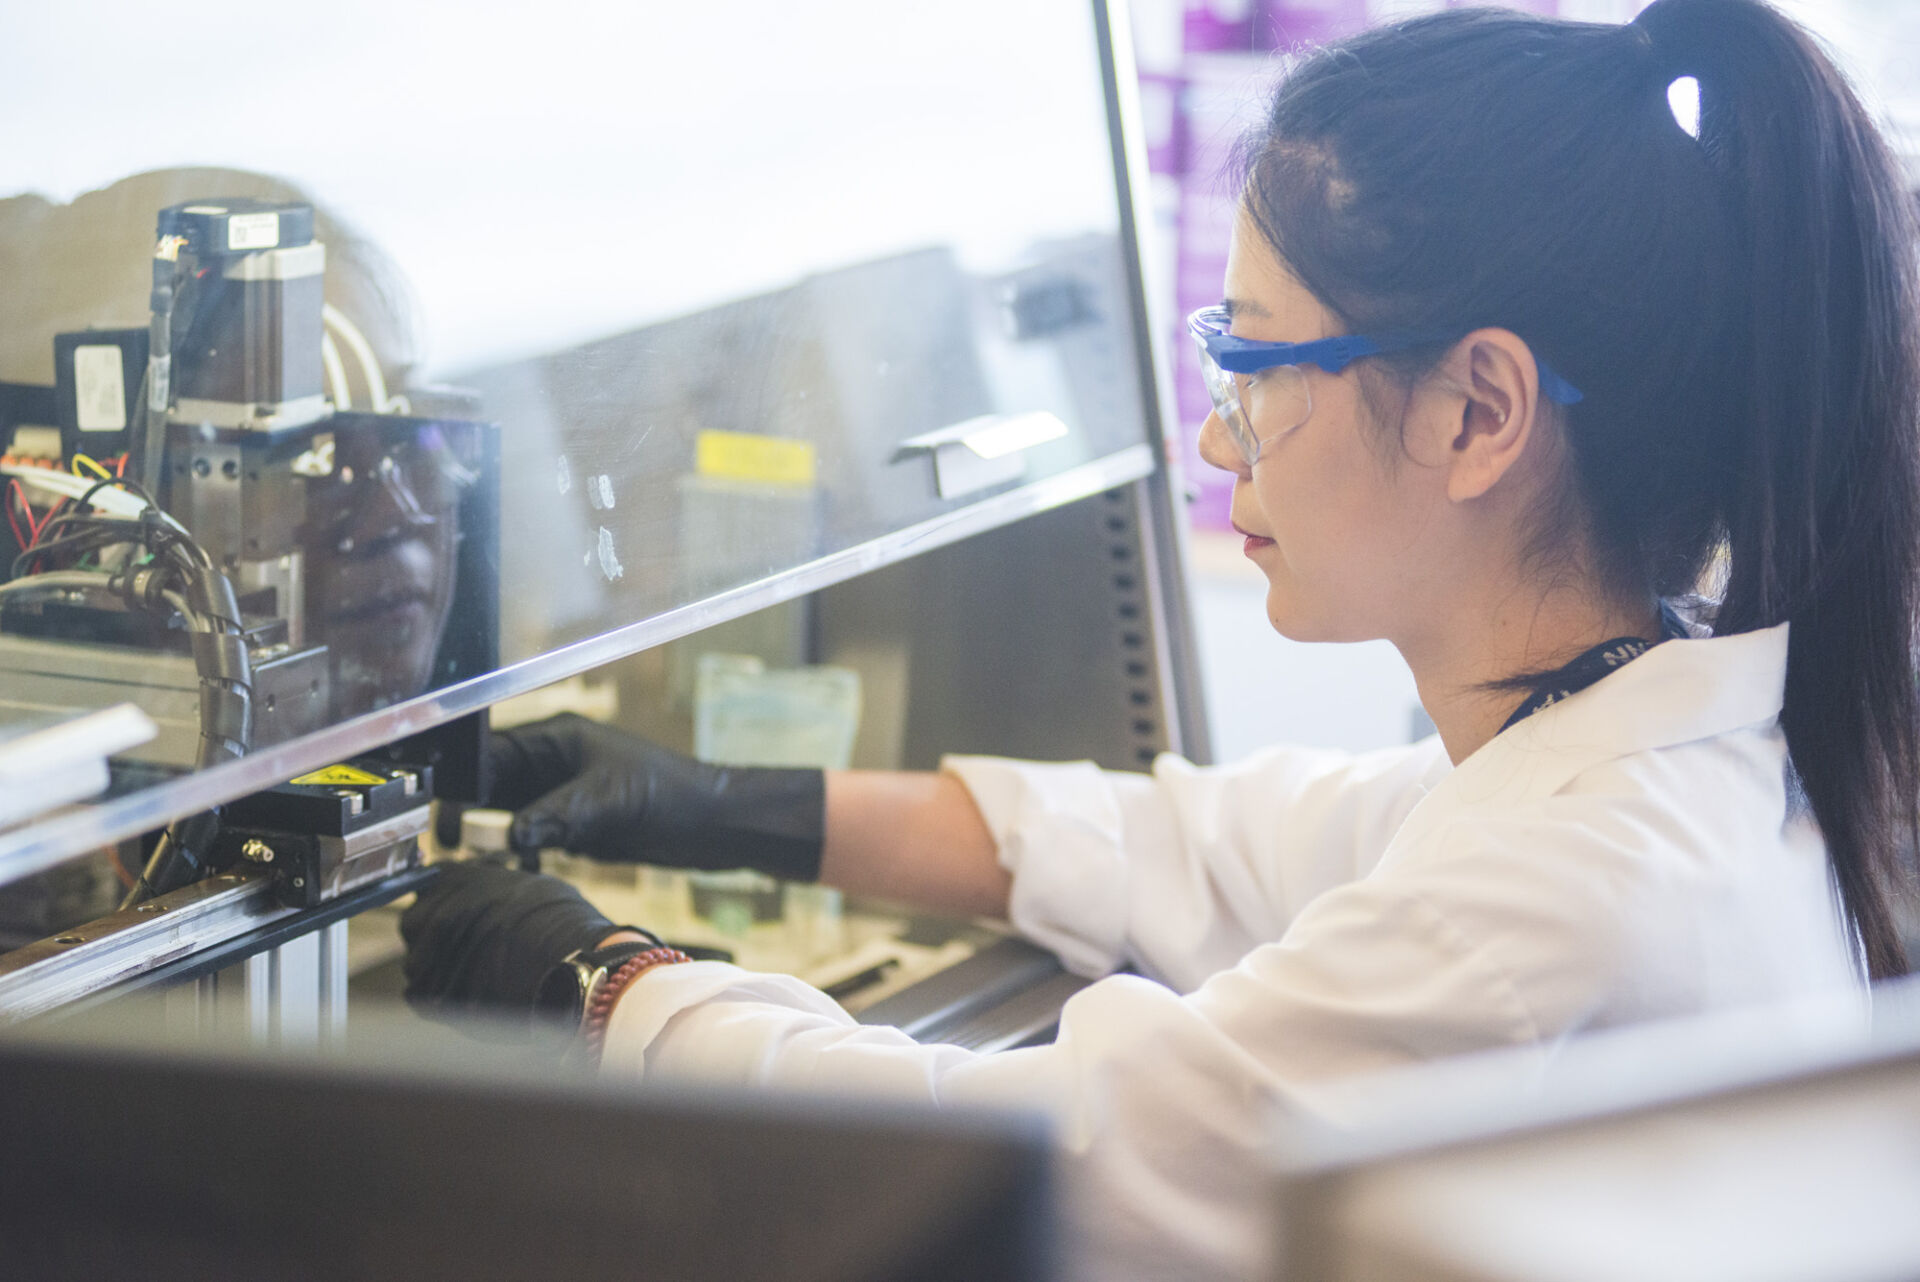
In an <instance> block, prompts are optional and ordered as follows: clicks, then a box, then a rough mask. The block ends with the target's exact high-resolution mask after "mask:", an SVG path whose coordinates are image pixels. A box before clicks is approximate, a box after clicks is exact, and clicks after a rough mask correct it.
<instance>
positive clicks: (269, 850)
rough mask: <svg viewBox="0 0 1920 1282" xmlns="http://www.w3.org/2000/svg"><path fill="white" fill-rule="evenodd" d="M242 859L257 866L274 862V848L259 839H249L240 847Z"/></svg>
mask: <svg viewBox="0 0 1920 1282" xmlns="http://www.w3.org/2000/svg"><path fill="white" fill-rule="evenodd" d="M240 857H241V858H242V859H245V860H248V861H249V862H252V863H256V864H270V863H272V862H273V847H272V846H269V845H268V844H267V843H266V842H264V841H262V840H260V839H259V838H258V837H249V838H247V840H246V842H245V843H244V844H243V845H242V846H241V847H240Z"/></svg>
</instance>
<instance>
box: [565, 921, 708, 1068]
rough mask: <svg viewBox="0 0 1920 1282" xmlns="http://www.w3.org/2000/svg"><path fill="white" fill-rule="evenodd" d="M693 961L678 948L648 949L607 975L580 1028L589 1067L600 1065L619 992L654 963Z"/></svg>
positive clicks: (661, 964) (651, 967)
mask: <svg viewBox="0 0 1920 1282" xmlns="http://www.w3.org/2000/svg"><path fill="white" fill-rule="evenodd" d="M692 960H693V958H691V957H689V956H687V955H686V954H685V953H683V952H681V951H680V950H679V949H678V948H649V949H647V951H646V952H644V953H636V954H634V955H633V956H632V957H629V958H628V959H627V960H626V961H624V962H622V963H621V964H620V969H618V970H616V971H614V972H613V974H611V975H609V976H607V982H606V983H604V984H602V985H600V987H599V989H598V990H597V991H596V992H595V993H594V994H593V1003H592V1005H590V1006H588V1007H587V1018H586V1022H585V1024H584V1025H582V1027H581V1029H580V1035H581V1036H582V1037H583V1038H585V1039H586V1051H587V1064H588V1066H589V1067H591V1068H596V1069H597V1068H599V1067H600V1053H601V1052H602V1051H603V1050H605V1049H606V1044H607V1021H608V1020H610V1019H612V1018H613V1006H614V1003H615V1002H617V1001H619V1000H620V994H622V993H624V992H626V991H627V988H628V986H629V985H631V984H632V983H633V981H634V980H636V979H638V978H640V976H642V975H644V974H646V973H647V972H648V971H650V970H652V969H653V968H654V967H655V966H671V965H673V964H674V963H676V962H686V961H692Z"/></svg>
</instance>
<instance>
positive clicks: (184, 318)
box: [0, 0, 1155, 880]
mask: <svg viewBox="0 0 1920 1282" xmlns="http://www.w3.org/2000/svg"><path fill="white" fill-rule="evenodd" d="M1105 21H1106V18H1105V14H1104V10H1103V9H1101V8H1100V7H1098V6H1095V5H1093V4H1091V3H1088V2H1087V0H1046V2H1045V3H1035V2H1033V0H1020V2H1019V3H1015V2H1014V0H985V3H983V4H976V5H973V6H970V7H969V8H968V10H967V11H966V13H965V14H964V15H959V14H956V13H954V12H952V11H948V10H942V9H938V8H928V7H925V6H919V5H910V4H907V5H903V4H899V3H894V2H892V0H832V2H831V3H820V4H807V5H792V4H782V3H774V2H772V0H747V3H744V4H738V5H730V6H726V7H724V8H712V7H707V6H699V5H666V4H660V3H654V2H652V0H648V2H646V3H641V4H618V3H610V2H606V0H591V2H590V0H558V2H556V3H546V4H541V5H532V4H520V3H515V4H483V5H478V6H475V5H471V4H463V5H457V6H456V5H452V4H447V3H426V4H417V5H403V6H395V5H391V4H373V3H369V2H368V0H342V2H341V3H338V4H334V5H330V6H328V7H327V8H326V9H325V10H324V11H316V10H309V9H303V8H291V9H290V8H284V7H274V6H267V7H264V8H262V7H260V6H245V5H238V4H227V3H219V4H215V5H214V6H213V7H212V8H211V9H206V8H203V9H201V10H197V11H196V12H195V14H194V15H193V17H192V19H191V20H190V21H187V20H184V19H183V20H182V22H181V23H176V24H170V25H167V26H164V27H156V26H155V24H154V23H153V22H152V21H151V15H149V14H147V13H146V11H144V10H142V9H140V8H138V7H137V6H134V5H131V4H128V3H117V2H114V0H78V2H76V3H72V4H64V5H59V6H51V7H42V8H41V9H39V10H37V11H35V12H34V13H32V14H31V15H27V14H24V13H23V14H21V15H19V16H17V17H16V18H15V20H13V21H12V22H11V23H10V24H9V32H8V39H7V42H6V43H7V48H6V50H5V52H4V53H3V54H0V72H3V74H0V104H4V108H5V115H6V117H7V118H8V119H10V120H14V121H20V122H31V125H30V127H26V128H21V129H18V130H16V131H13V133H12V135H11V136H10V139H9V142H8V145H7V147H6V148H5V149H4V152H3V153H0V279H4V280H5V281H6V286H5V288H4V290H0V435H4V436H5V437H6V438H7V440H8V441H10V444H9V446H8V454H7V458H6V460H5V466H6V468H7V472H6V475H5V476H4V478H0V486H4V491H5V494H4V497H5V502H6V504H7V509H8V520H7V521H6V522H4V523H0V545H8V546H5V547H3V548H0V552H4V556H3V557H0V571H6V573H5V574H4V575H0V578H4V580H5V582H4V583H0V650H3V651H4V654H0V737H4V736H8V735H12V736H14V737H15V738H16V740H17V738H18V736H19V735H21V734H23V733H25V732H27V731H29V730H39V731H41V732H43V733H44V732H45V730H46V729H47V727H49V726H57V725H59V724H60V723H62V722H65V721H67V720H69V719H71V718H72V717H74V716H76V715H77V714H80V713H83V712H85V711H87V710H90V709H99V708H105V707H109V706H112V705H116V704H120V703H126V702H130V703H132V704H134V705H135V706H136V707H138V708H139V709H140V710H141V712H142V713H144V714H145V715H146V717H148V718H149V719H150V720H151V721H152V723H153V733H152V734H151V736H150V737H148V738H146V740H145V741H144V742H141V743H136V744H122V743H120V741H119V740H118V739H114V738H113V737H112V736H108V737H106V738H99V737H97V736H96V737H95V738H94V739H92V740H89V741H88V742H89V743H90V744H91V750H97V752H99V753H102V754H110V755H111V756H112V759H113V761H114V768H113V776H112V783H111V789H110V792H109V798H110V800H109V802H108V803H106V810H105V811H104V812H103V811H102V808H101V807H100V806H99V805H98V804H96V805H95V807H94V811H95V813H96V818H95V819H94V820H92V821H89V822H87V823H81V824H78V825H76V824H75V823H74V822H73V820H74V818H75V815H74V814H73V813H71V812H70V813H67V814H65V815H61V816H55V817H54V818H53V819H51V820H49V819H46V818H45V817H43V818H42V822H41V824H40V827H39V828H38V829H35V828H34V827H32V826H31V825H28V826H23V827H15V828H13V829H12V830H11V831H5V832H0V880H8V879H11V878H12V877H13V876H16V875H19V874H20V873H22V872H26V871H31V870H32V867H38V866H43V865H44V864H45V863H46V862H48V861H50V860H51V859H52V858H53V857H54V856H55V855H56V854H58V853H60V851H58V850H56V849H55V847H57V846H65V847H66V853H71V852H72V851H73V850H76V849H78V848H79V847H78V846H77V845H75V844H74V843H75V842H79V841H82V840H94V839H105V838H109V837H113V836H119V835H124V834H126V833H129V832H131V831H133V830H134V828H135V826H137V825H139V824H143V823H145V824H151V823H153V822H157V821H160V820H164V819H167V818H172V817H174V816H176V815H178V814H180V813H184V812H185V811H187V810H189V809H192V808H194V807H198V806H201V805H204V804H207V803H208V802H210V801H215V800H220V799H223V798H224V797H226V796H231V795H234V794H236V793H237V792H240V791H246V790H249V789H250V788H252V787H260V786H265V785H266V784H268V783H272V782H276V781H277V780H278V779H283V778H286V777H287V776H288V775H289V774H291V773H293V772H294V771H295V770H300V769H305V768H308V767H309V766H312V765H316V764H321V763H323V762H325V761H327V760H331V759H335V758H338V757H341V756H346V755H350V754H351V753H353V752H356V751H360V750H363V749H365V748H367V747H369V746H371V745H373V744H374V743H377V742H381V741H384V740H386V739H391V738H397V737H399V736H400V735H402V734H404V733H408V732H411V731H415V730H419V729H422V728H425V727H427V726H430V725H432V724H434V723H436V722H439V721H444V720H446V719H447V718H449V717H451V716H454V715H457V714H458V713H460V712H462V711H466V710H469V709H472V708H476V707H480V706H484V705H485V704H486V703H488V702H491V701H493V700H494V699H496V698H498V697H502V696H504V695H507V694H512V693H516V692H518V691H519V690H523V689H526V688H529V687H531V686H532V685H534V684H536V683H538V682H540V681H544V680H551V679H553V678H554V677H557V676H560V675H565V674H566V673H567V672H571V671H577V670H580V669H583V668H585V667H587V666H589V665H590V664H592V663H595V662H601V661H604V660H606V659H608V658H611V657H614V656H615V655H617V654H619V653H623V652H626V651H630V650H632V649H636V648H639V647H640V646H642V645H646V644H652V643H654V642H655V641H660V640H666V639H668V638H670V637H671V636H675V635H680V634H683V633H685V632H688V631H691V630H693V629H694V628H696V627H698V626H702V625H703V624H705V623H709V622H713V621H717V620H718V619H721V618H725V617H729V616H730V615H733V614H738V613H741V612H743V611H744V610H746V609H748V608H751V607H752V606H754V605H758V604H765V603H767V602H769V601H773V600H778V599H782V598H783V597H786V596H791V595H794V594H796V593H798V592H800V591H804V590H807V589H809V588H811V587H817V586H821V585H822V584H824V583H826V582H830V581H833V580H834V579H837V578H844V577H847V576H848V575H850V574H853V573H857V572H859V571H860V570H861V569H863V568H870V567H871V566H873V565H877V564H880V563H883V562H884V561H886V560H890V559H894V558H896V557H898V556H901V555H906V554H908V553H910V552H912V551H915V550H918V549H919V548H920V547H922V546H933V545H935V544H937V543H938V542H941V541H943V540H946V539H951V538H954V537H960V536H961V535H963V534H965V533H967V532H970V531H972V530H978V529H983V528H986V527H987V526H989V525H992V524H995V523H999V522H1001V521H1005V520H1009V519H1012V518H1013V517H1015V516H1018V515H1022V514H1024V513H1026V512H1030V511H1034V510H1037V509H1038V508H1040V507H1044V506H1048V505H1051V504H1053V503H1058V502H1062V501H1065V500H1068V499H1071V498H1076V497H1079V496H1081V495H1083V494H1086V493H1091V492H1093V491H1094V490H1097V489H1100V488H1104V487H1106V486H1109V485H1112V484H1114V483H1116V482H1117V481H1121V480H1126V479H1130V478H1132V477H1135V476H1139V475H1142V474H1144V473H1145V472H1147V471H1149V470H1150V469H1151V468H1152V466H1153V461H1152V451H1151V448H1150V445H1149V443H1150V442H1151V441H1152V440H1154V439H1155V429H1154V427H1153V424H1152V421H1151V420H1152V417H1153V414H1152V408H1151V405H1150V404H1149V399H1150V396H1149V391H1148V389H1149V388H1150V383H1149V382H1148V381H1147V380H1146V379H1145V378H1144V377H1143V372H1142V371H1143V368H1144V366H1145V363H1146V362H1145V357H1144V348H1143V339H1142V335H1141V332H1140V331H1141V328H1142V323H1141V319H1140V317H1141V303H1140V301H1139V288H1138V281H1137V267H1136V264H1135V254H1134V247H1133V245H1132V243H1131V232H1130V228H1131V221H1130V217H1129V213H1128V201H1129V199H1130V196H1129V194H1128V189H1127V184H1126V181H1125V175H1124V171H1123V167H1122V166H1121V165H1120V163H1119V162H1118V160H1117V159H1116V158H1117V157H1118V156H1120V155H1121V154H1122V152H1121V149H1120V148H1119V146H1118V145H1117V143H1116V137H1117V132H1116V130H1117V126H1116V124H1115V123H1114V119H1115V113H1116V106H1115V101H1116V100H1115V90H1114V87H1113V73H1112V69H1111V67H1110V66H1109V65H1108V64H1107V57H1106V55H1105V54H1104V53H1103V49H1102V40H1103V35H1102V33H1103V29H1104V24H1105ZM0 443H5V442H0ZM123 481H125V482H132V484H123ZM136 486H138V488H136ZM143 492H144V493H149V494H151V495H152V497H153V498H154V500H155V501H156V502H157V504H158V506H159V507H160V508H162V509H164V510H165V511H166V512H167V514H168V529H166V530H159V529H156V528H148V529H146V530H145V531H144V533H141V532H140V531H138V530H135V529H134V527H136V526H138V525H139V523H140V522H141V521H143V520H144V521H147V522H148V523H149V525H150V526H152V525H153V524H154V522H155V521H156V520H157V518H156V517H154V516H151V515H143V511H142V509H143V507H144V506H145V505H144V500H143V499H142V498H141V497H140V495H141V494H142V493H143ZM115 521H117V522H119V524H118V525H109V524H103V522H106V523H111V522H115ZM116 530H117V531H119V532H120V533H119V534H114V531H116ZM174 530H178V531H179V534H178V535H176V534H175V533H174V532H173V531H174ZM103 531H104V532H103ZM129 531H132V534H129ZM133 535H138V537H133ZM110 536H112V537H110ZM114 539H118V541H117V542H116V541H114ZM197 556H203V557H204V560H205V562H206V564H207V565H209V566H211V567H212V568H213V569H216V570H218V571H219V572H220V574H221V575H222V576H223V577H224V578H225V580H226V582H227V583H228V585H229V586H230V587H231V591H232V601H231V609H230V610H229V608H228V607H226V606H222V605H221V604H220V602H221V601H222V600H224V599H225V598H222V597H220V595H219V593H218V592H214V593H213V595H212V596H210V597H208V598H207V599H206V600H205V601H199V602H198V603H197V604H196V598H194V597H193V594H192V593H191V592H189V591H187V588H188V587H189V586H192V585H194V584H198V586H199V587H201V588H205V587H206V582H205V578H204V576H203V575H200V572H199V571H197V570H195V569H194V566H195V565H196V564H197V562H196V561H195V560H194V558H195V557H197ZM175 562H177V563H178V566H179V568H178V569H177V571H175V572H176V573H177V574H178V576H180V577H179V578H178V579H177V580H170V581H169V582H170V584H171V586H167V585H163V584H161V583H160V582H159V580H158V579H153V581H152V583H151V584H149V583H148V578H151V576H148V578H143V577H141V575H140V570H141V568H142V567H146V566H150V565H151V566H163V565H171V564H173V563H175ZM59 576H64V577H59ZM88 576H92V577H91V578H89V577H88ZM36 579H37V580H38V582H35V580H36ZM163 589H164V590H163ZM169 593H172V594H173V595H177V596H179V597H180V600H178V601H173V600H170V599H168V598H169ZM225 612H230V613H232V614H233V615H234V616H235V617H233V618H232V619H227V618H226V615H225ZM196 620H197V621H198V624H201V625H205V626H204V627H201V626H197V624H196ZM197 633H208V634H212V633H218V634H220V636H221V637H222V638H224V639H221V640H219V641H217V643H216V642H215V641H214V640H209V639H208V638H207V637H206V636H201V635H196V634H197ZM235 651H244V655H243V656H242V657H240V658H236V657H234V653H233V652H235ZM242 658H244V666H245V669H246V673H245V680H244V681H239V680H236V678H235V665H236V664H240V663H241V662H242ZM223 664H224V665H225V666H224V668H223V667H222V665H223ZM223 681H224V682H225V684H224V685H222V684H221V682H223ZM237 684H244V685H247V686H248V689H247V690H246V691H245V692H244V693H245V695H246V697H247V698H248V699H249V700H250V705H251V706H250V720H249V724H248V726H247V729H246V733H245V734H244V735H240V734H238V733H237V732H236V729H235V727H236V726H237V725H238V722H237V721H234V719H233V718H232V717H231V716H225V715H224V714H221V713H220V711H219V710H220V707H222V706H224V703H231V701H232V698H233V697H234V694H233V689H232V687H233V686H235V685H237ZM223 701H224V702H223ZM223 717H224V719H223ZM120 729H121V730H124V729H125V727H124V726H122V727H120ZM243 739H244V740H245V741H244V742H242V741H241V740H243ZM85 750H87V745H82V750H81V751H80V755H81V756H84V755H85ZM21 758H28V759H29V760H28V764H29V765H31V764H32V762H33V761H35V760H37V761H40V762H41V763H43V764H44V763H45V762H46V761H48V760H50V759H49V758H46V757H45V756H44V755H43V754H42V753H41V752H40V750H39V749H38V748H37V747H36V749H35V750H34V751H33V752H24V751H15V752H14V753H13V756H12V758H11V759H9V758H8V757H7V756H6V752H5V743H4V742H0V775H4V774H6V773H7V771H8V770H13V771H14V772H15V773H13V774H12V775H9V776H8V778H10V779H12V780H13V781H14V782H13V784H12V785H10V786H13V787H15V788H16V789H18V788H28V787H31V786H32V785H31V784H30V782H29V783H21V782H20V780H22V779H28V780H29V781H30V779H31V771H30V770H29V771H28V773H27V774H25V775H22V774H20V773H19V769H20V767H21V761H20V759H21ZM208 767H214V768H216V769H217V771H220V772H224V773H223V774H220V775H219V776H218V778H219V779H224V780H226V781H228V782H227V783H224V784H223V783H220V782H218V780H214V781H211V782H209V781H208V780H209V776H208V775H207V773H206V771H207V768H208ZM255 776H259V777H258V778H255ZM47 795H48V796H49V797H51V796H52V793H51V792H49V793H48V794H47ZM141 798H144V800H138V799H141ZM28 809H29V810H30V809H31V808H30V807H29V808H28ZM16 810H17V808H14V809H9V810H7V811H0V820H5V819H6V818H8V817H12V816H14V815H15V811H16ZM49 833H53V834H55V836H53V837H49V836H48V835H47V834H49ZM61 833H65V834H67V836H64V837H62V836H59V835H58V834H61ZM50 843H51V844H50ZM10 856H13V857H12V858H10ZM29 865H31V866H29Z"/></svg>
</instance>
